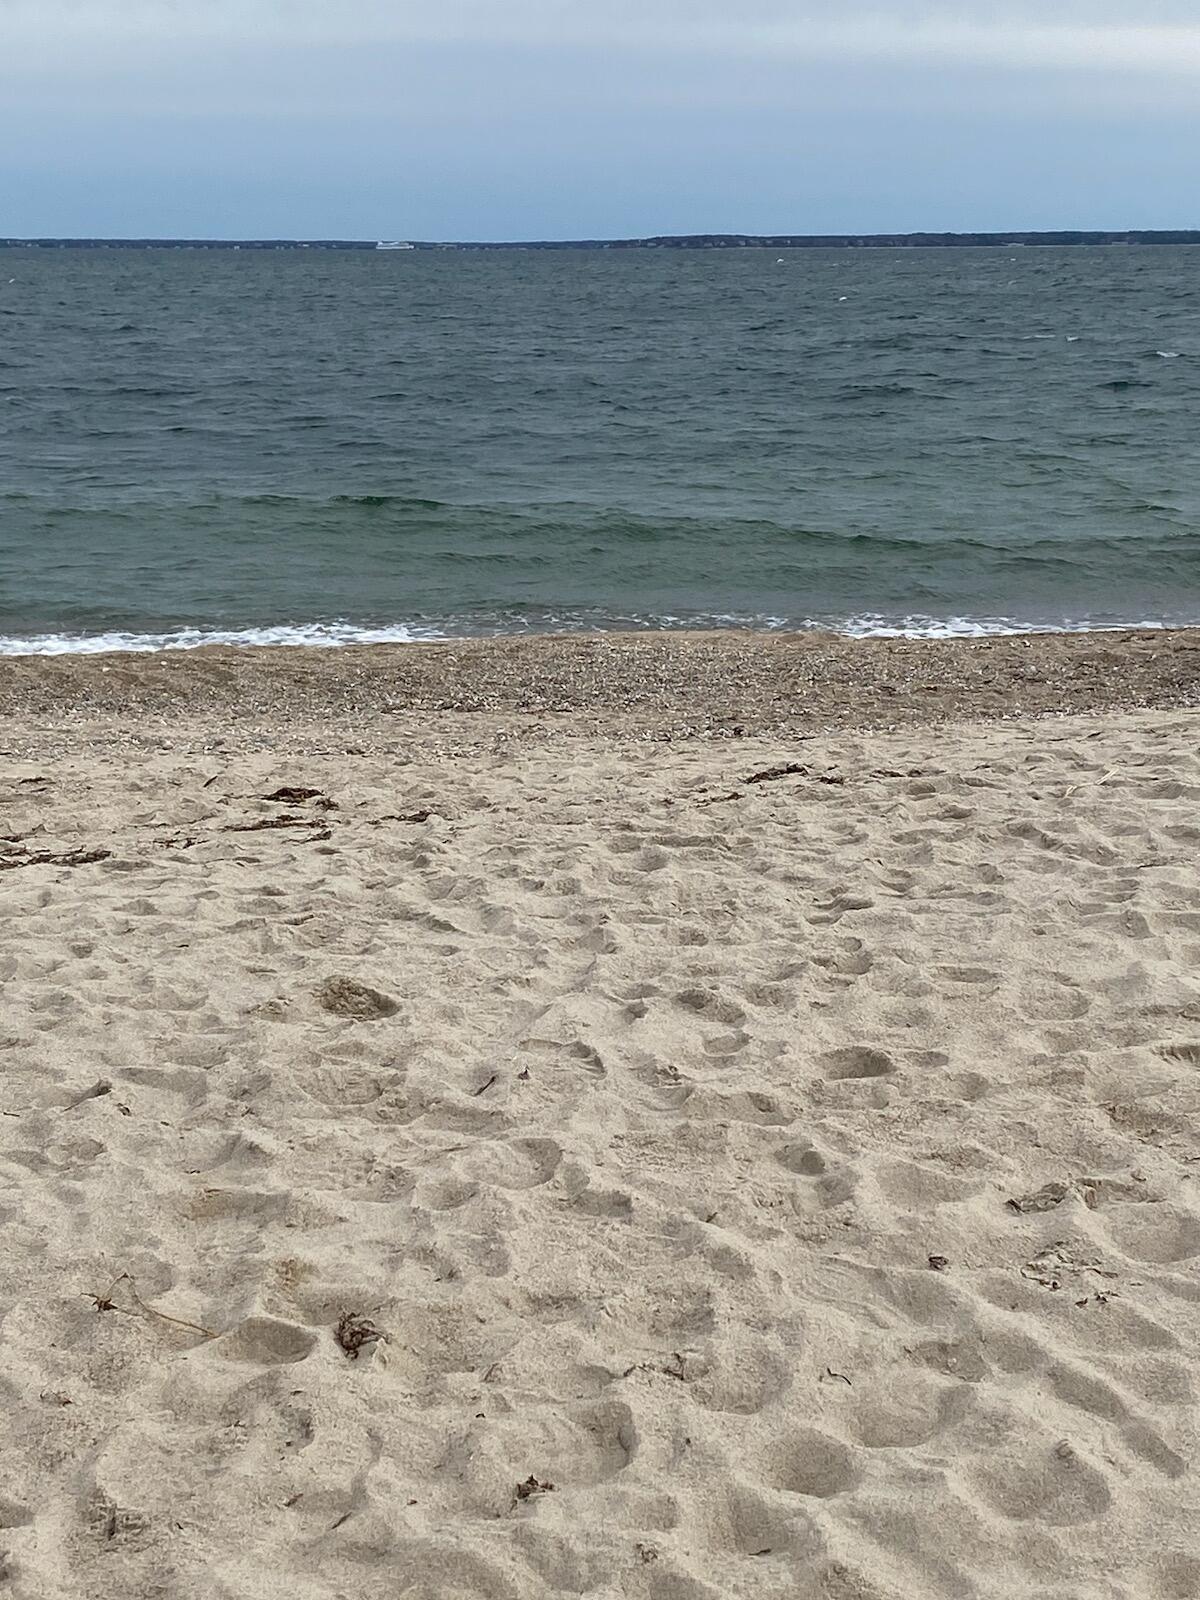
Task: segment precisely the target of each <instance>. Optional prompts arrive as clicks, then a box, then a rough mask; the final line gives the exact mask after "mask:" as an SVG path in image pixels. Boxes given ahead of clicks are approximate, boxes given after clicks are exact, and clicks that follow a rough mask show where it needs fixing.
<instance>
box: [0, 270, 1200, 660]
mask: <svg viewBox="0 0 1200 1600" xmlns="http://www.w3.org/2000/svg"><path fill="white" fill-rule="evenodd" d="M10 280H11V281H10ZM1198 419H1200V250H1188V249H1168V248H1162V249H1160V248H1153V249H1149V248H1147V249H1138V248H1107V249H1104V248H1097V249H1086V248H1074V249H1063V250H1037V249H1010V250H964V249H955V250H930V251H900V250H897V251H892V250H866V251H857V252H850V251H815V250H812V251H807V250H806V251H795V252H790V253H788V254H787V255H786V256H785V257H784V258H783V259H782V260H780V259H778V257H777V253H776V252H773V251H766V252H764V251H758V250H754V251H739V252H698V253H693V252H677V251H662V252H632V253H622V254H620V255H614V254H606V253H603V252H596V253H591V252H570V253H564V254H560V253H553V254H539V253H537V252H522V251H512V252H502V253H497V254H423V253H415V252H414V253H397V254H391V253H385V254H380V255H374V254H369V253H368V254H352V253H345V254H342V253H338V254H334V253H327V252H320V251H311V252H295V253H291V252H288V253H266V254H250V253H234V252H216V253H214V252H199V251H196V252H193V251H157V250H154V251H104V250H86V251H62V252H59V251H47V252H35V251H17V250H10V251H0V649H5V650H9V651H12V650H28V649H61V648H72V649H78V648H99V647H105V646H106V647H109V648H111V647H112V646H113V645H114V644H117V643H124V644H129V643H131V642H132V643H140V644H141V645H143V646H144V647H146V648H156V647H161V646H162V645H165V644H172V643H175V644H187V643H194V642H199V641H202V640H204V639H206V638H211V637H222V638H235V639H245V640H246V641H247V642H251V641H261V642H271V641H279V642H287V641H305V640H308V641H312V642H329V643H336V642H339V641H341V640H344V639H348V638H380V639H386V638H399V639H403V638H408V637H423V636H431V635H439V634H447V633H449V634H455V633H487V632H513V631H522V630H529V629H558V628H581V627H584V628H596V627H625V626H678V625H688V626H711V625H718V624H723V623H729V622H734V621H739V622H750V623H753V624H755V625H759V626H770V627H784V626H804V625H811V624H820V625H825V626H835V627H839V628H845V629H850V630H853V631H859V632H866V631H881V630H886V629H896V628H899V629H911V630H914V631H930V632H962V631H974V630H987V629H993V628H1012V627H1018V626H1036V627H1062V626H1105V625H1112V624H1118V623H1127V622H1184V621H1200V421H1198Z"/></svg>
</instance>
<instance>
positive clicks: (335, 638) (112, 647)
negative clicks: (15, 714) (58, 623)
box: [0, 622, 446, 656]
mask: <svg viewBox="0 0 1200 1600" xmlns="http://www.w3.org/2000/svg"><path fill="white" fill-rule="evenodd" d="M445 637H446V635H445V634H444V633H442V632H441V631H440V630H438V629H437V628H432V627H423V626H422V627H415V626H413V627H410V626H409V625H407V624H405V623H393V624H390V625H388V626H385V627H365V626H362V625H360V624H358V623H353V622H303V623H279V624H276V625H274V626H271V627H262V628H176V629H174V630H172V631H171V632H169V633H127V632H124V631H117V630H113V631H111V632H108V633H40V634H29V635H26V636H25V637H20V636H16V635H0V656H98V655H109V654H111V653H113V652H115V651H127V650H131V651H136V652H138V653H139V654H146V653H150V652H154V651H159V650H200V649H202V648H203V647H204V646H205V645H217V644H225V645H235V646H251V645H253V646H258V647H260V648H261V647H263V646H270V647H279V646H289V645H290V646H296V645H307V646H309V647H310V648H314V649H319V650H332V649H336V648H338V647H339V646H340V645H347V644H416V643H420V642H424V641H428V640H432V639H442V638H445Z"/></svg>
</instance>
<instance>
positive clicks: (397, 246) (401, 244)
mask: <svg viewBox="0 0 1200 1600" xmlns="http://www.w3.org/2000/svg"><path fill="white" fill-rule="evenodd" d="M375 248H376V250H415V249H416V248H417V247H416V245H415V244H408V243H407V242H406V241H405V240H403V239H380V241H379V242H378V244H377V245H376V246H375Z"/></svg>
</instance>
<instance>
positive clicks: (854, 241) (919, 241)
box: [0, 228, 1200, 250]
mask: <svg viewBox="0 0 1200 1600" xmlns="http://www.w3.org/2000/svg"><path fill="white" fill-rule="evenodd" d="M412 243H413V249H415V250H881V249H882V250H920V249H947V248H955V247H963V246H967V247H969V246H975V247H989V246H990V247H995V248H1002V247H1005V246H1008V247H1012V246H1013V245H1041V246H1047V245H1050V246H1055V245H1057V246H1065V245H1155V244H1158V245H1163V244H1200V229H1197V228H1167V229H1144V228H1142V229H1132V230H1124V231H1117V232H1103V231H1098V230H1092V231H1079V230H1074V229H1062V230H1059V231H1055V232H1028V233H812V234H805V233H688V234H662V235H659V236H657V237H655V238H649V239H526V240H508V241H499V240H464V241H461V242H460V241H452V242H439V241H434V240H413V242H412ZM0 248H8V249H36V250H375V249H377V248H378V243H377V241H376V240H374V239H0Z"/></svg>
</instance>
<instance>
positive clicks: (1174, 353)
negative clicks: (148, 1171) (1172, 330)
mask: <svg viewBox="0 0 1200 1600" xmlns="http://www.w3.org/2000/svg"><path fill="white" fill-rule="evenodd" d="M1181 353H1182V352H1181V351H1179V350H1156V351H1155V352H1154V354H1155V355H1156V356H1161V357H1162V358H1163V360H1164V361H1174V360H1175V359H1176V358H1177V357H1178V356H1179V355H1180V354H1181Z"/></svg>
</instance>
